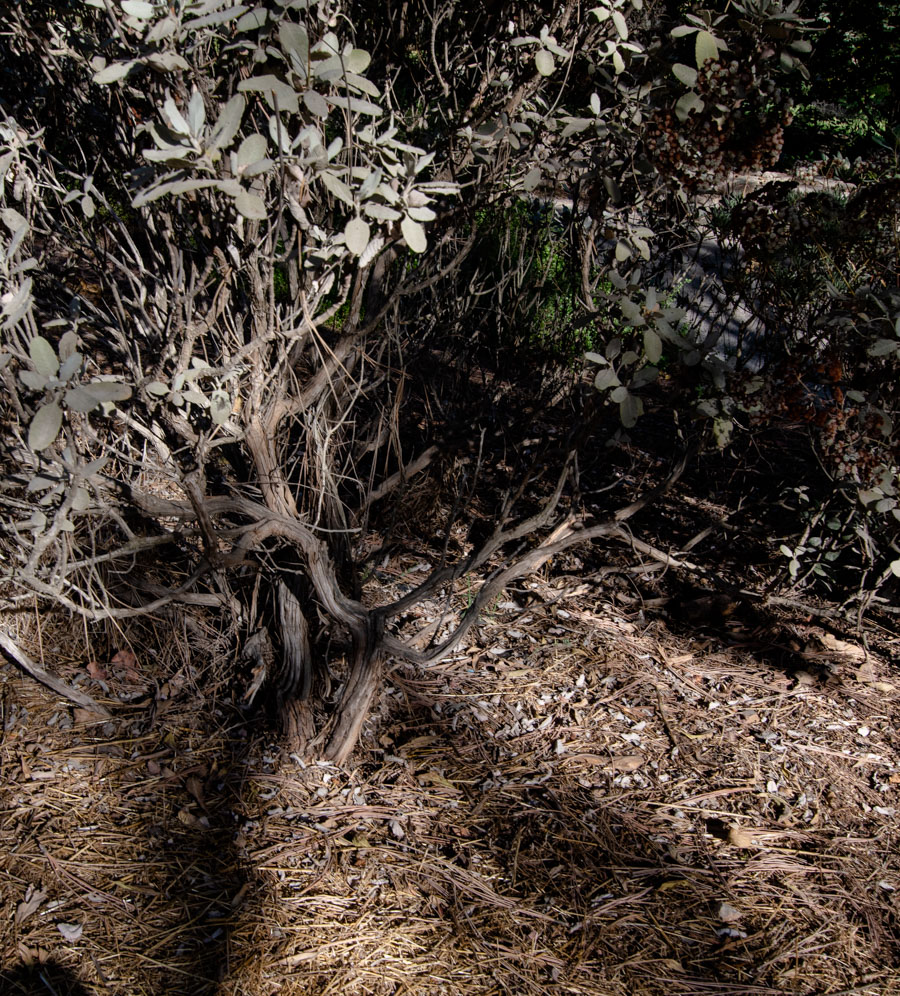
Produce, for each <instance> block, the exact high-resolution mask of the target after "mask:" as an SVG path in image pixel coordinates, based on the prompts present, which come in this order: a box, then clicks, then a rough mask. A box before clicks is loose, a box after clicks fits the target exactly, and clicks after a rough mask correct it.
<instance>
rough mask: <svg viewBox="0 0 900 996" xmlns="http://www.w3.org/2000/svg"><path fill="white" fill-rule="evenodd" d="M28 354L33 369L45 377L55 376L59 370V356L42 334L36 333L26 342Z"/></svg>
mask: <svg viewBox="0 0 900 996" xmlns="http://www.w3.org/2000/svg"><path fill="white" fill-rule="evenodd" d="M28 355H29V356H30V357H31V362H32V363H33V364H34V369H35V370H37V372H38V373H39V374H43V375H44V376H45V377H55V376H56V374H57V373H58V371H59V357H58V356H57V355H56V350H55V349H54V348H53V347H52V346H51V345H50V343H49V342H47V340H46V339H45V338H44V337H43V336H42V335H36V336H35V337H34V338H33V339H32V340H31V342H29V343H28Z"/></svg>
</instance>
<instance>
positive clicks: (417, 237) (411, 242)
mask: <svg viewBox="0 0 900 996" xmlns="http://www.w3.org/2000/svg"><path fill="white" fill-rule="evenodd" d="M400 231H401V232H403V238H404V239H406V244H407V245H408V246H409V248H410V249H412V251H413V252H425V250H426V249H427V248H428V236H427V235H426V234H425V229H424V228H423V227H422V226H421V225H420V224H419V223H418V222H417V221H413V219H412V218H410V217H409V216H407V217H405V218H404V219H403V221H401V222H400Z"/></svg>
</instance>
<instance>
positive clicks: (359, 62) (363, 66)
mask: <svg viewBox="0 0 900 996" xmlns="http://www.w3.org/2000/svg"><path fill="white" fill-rule="evenodd" d="M371 61H372V56H371V55H369V53H368V52H367V51H366V50H365V49H364V48H354V49H351V50H350V54H349V55H348V56H346V58H345V59H344V66H345V68H346V69H347V70H348V71H349V72H351V73H364V72H365V71H366V70H367V69H368V68H369V63H370V62H371Z"/></svg>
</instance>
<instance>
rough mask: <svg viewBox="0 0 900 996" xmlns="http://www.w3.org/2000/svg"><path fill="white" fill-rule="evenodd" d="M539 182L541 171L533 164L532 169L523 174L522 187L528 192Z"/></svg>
mask: <svg viewBox="0 0 900 996" xmlns="http://www.w3.org/2000/svg"><path fill="white" fill-rule="evenodd" d="M540 182H541V171H540V170H539V169H538V167H537V166H535V167H534V169H530V170H529V171H528V172H527V173H526V174H525V179H524V180H523V181H522V189H523V190H525V191H528V192H529V193H530V192H531V191H532V190H534V188H535V187H536V186H537V185H538V184H539V183H540Z"/></svg>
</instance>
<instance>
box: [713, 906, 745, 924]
mask: <svg viewBox="0 0 900 996" xmlns="http://www.w3.org/2000/svg"><path fill="white" fill-rule="evenodd" d="M743 915H744V914H743V913H741V911H740V910H739V909H735V907H734V906H732V905H731V903H719V908H718V909H717V910H716V916H717V917H718V918H719V919H720V920H721V921H722V923H734V921H735V920H740V918H741V917H742V916H743Z"/></svg>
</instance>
